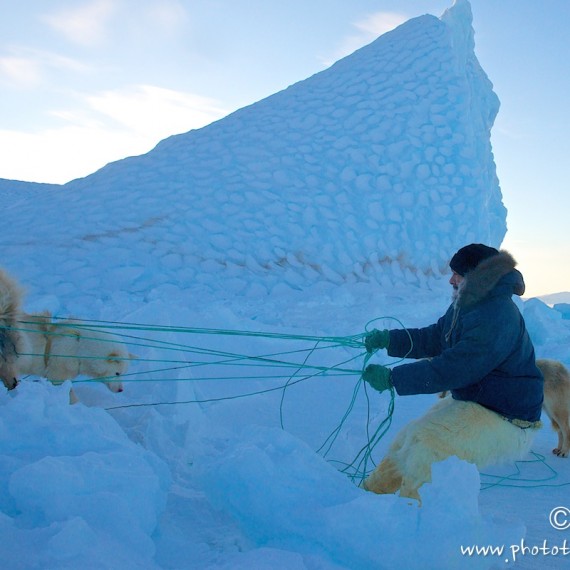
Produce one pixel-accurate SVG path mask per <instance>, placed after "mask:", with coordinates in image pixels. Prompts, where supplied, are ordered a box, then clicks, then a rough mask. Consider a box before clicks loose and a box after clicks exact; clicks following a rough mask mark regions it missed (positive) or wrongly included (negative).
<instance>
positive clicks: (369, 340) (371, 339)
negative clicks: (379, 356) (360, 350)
mask: <svg viewBox="0 0 570 570" xmlns="http://www.w3.org/2000/svg"><path fill="white" fill-rule="evenodd" d="M389 344H390V331H387V330H383V331H379V330H378V329H374V330H372V332H369V333H368V334H367V335H366V336H365V337H364V346H365V347H366V352H374V351H375V350H376V349H378V348H388V345H389Z"/></svg>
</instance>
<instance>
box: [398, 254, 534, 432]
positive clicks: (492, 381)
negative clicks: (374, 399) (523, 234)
mask: <svg viewBox="0 0 570 570" xmlns="http://www.w3.org/2000/svg"><path fill="white" fill-rule="evenodd" d="M515 265H516V262H515V261H514V259H513V258H512V256H511V255H510V254H509V253H508V252H506V251H501V252H500V253H499V254H498V255H495V256H493V257H490V258H488V259H486V260H484V261H482V262H481V263H479V265H478V266H477V267H476V268H475V269H473V270H472V271H470V272H469V273H467V275H466V276H465V279H464V282H463V283H462V285H461V287H460V291H459V294H458V297H457V299H456V300H455V302H454V303H453V304H452V305H451V306H450V307H449V309H448V310H447V312H446V313H445V315H444V316H443V317H441V318H440V319H439V320H438V321H437V323H435V324H434V325H431V326H429V327H425V328H421V329H409V330H407V331H405V330H393V331H390V344H389V347H388V354H389V355H391V356H400V357H404V356H407V357H408V358H416V359H419V358H422V359H425V360H421V361H419V362H414V363H412V364H403V365H401V366H396V367H394V368H393V369H392V382H393V383H394V387H395V388H396V391H397V392H398V394H400V395H408V394H431V393H436V392H442V391H445V390H451V394H452V396H453V398H455V399H456V400H468V401H471V402H476V403H478V404H481V405H482V406H485V407H486V408H489V409H490V410H493V411H495V412H497V413H499V414H501V415H502V416H504V417H506V418H507V419H509V420H523V421H529V422H535V421H538V420H539V419H540V412H541V408H542V400H543V377H542V374H541V372H540V370H539V369H538V368H537V366H536V362H535V354H534V347H533V345H532V342H531V340H530V338H529V336H528V333H527V331H526V327H525V324H524V320H523V318H522V315H521V314H520V312H519V310H518V308H517V306H516V305H515V304H514V302H513V300H512V298H511V297H512V295H513V294H517V295H522V293H523V292H524V281H523V279H522V275H521V274H520V273H519V272H518V271H517V270H516V269H515ZM410 338H411V343H410Z"/></svg>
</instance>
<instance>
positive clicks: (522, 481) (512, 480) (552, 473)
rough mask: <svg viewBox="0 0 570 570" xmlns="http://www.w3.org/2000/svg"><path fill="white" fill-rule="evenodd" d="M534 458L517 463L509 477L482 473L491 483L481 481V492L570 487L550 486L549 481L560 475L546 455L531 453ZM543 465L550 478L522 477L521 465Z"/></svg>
mask: <svg viewBox="0 0 570 570" xmlns="http://www.w3.org/2000/svg"><path fill="white" fill-rule="evenodd" d="M530 453H531V455H533V456H534V459H530V460H529V459H526V460H519V461H515V472H514V473H511V474H509V475H490V474H488V473H481V477H482V478H486V479H489V481H487V482H484V481H483V479H482V480H481V491H486V490H488V489H492V488H494V487H514V488H536V487H565V486H567V485H570V482H568V483H557V484H548V481H553V480H555V479H557V478H558V475H559V473H558V472H557V471H556V470H555V469H554V468H553V467H552V466H551V465H549V464H548V463H547V462H546V458H545V457H544V455H541V454H540V453H536V452H534V451H531V452H530ZM533 463H534V464H537V463H538V464H541V465H543V466H544V467H546V469H547V472H548V473H549V475H548V476H545V477H542V478H538V479H528V478H524V477H522V469H521V465H525V466H526V465H527V464H533ZM506 481H507V482H506Z"/></svg>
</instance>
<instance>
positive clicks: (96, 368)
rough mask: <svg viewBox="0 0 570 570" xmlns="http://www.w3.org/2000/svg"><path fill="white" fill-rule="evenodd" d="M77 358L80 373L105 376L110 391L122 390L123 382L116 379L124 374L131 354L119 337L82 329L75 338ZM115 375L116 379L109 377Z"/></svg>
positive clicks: (132, 356)
mask: <svg viewBox="0 0 570 570" xmlns="http://www.w3.org/2000/svg"><path fill="white" fill-rule="evenodd" d="M77 341H78V343H79V346H78V350H77V353H78V358H79V359H80V361H81V362H80V364H81V366H80V371H81V374H86V375H88V376H91V377H93V378H105V380H104V382H105V384H106V385H107V387H108V388H109V390H111V391H112V392H122V391H123V384H122V382H121V381H120V380H119V379H118V378H119V377H120V376H122V375H123V374H125V372H126V371H127V370H128V368H129V363H130V361H131V360H133V359H135V358H136V356H135V355H134V354H131V353H130V352H129V351H128V350H127V347H126V346H125V344H124V343H123V342H121V340H120V339H119V338H117V337H116V336H115V335H113V334H110V333H105V332H102V331H92V330H83V331H81V332H80V335H79V337H78V339H77ZM114 377H116V378H117V380H116V381H112V380H110V378H114Z"/></svg>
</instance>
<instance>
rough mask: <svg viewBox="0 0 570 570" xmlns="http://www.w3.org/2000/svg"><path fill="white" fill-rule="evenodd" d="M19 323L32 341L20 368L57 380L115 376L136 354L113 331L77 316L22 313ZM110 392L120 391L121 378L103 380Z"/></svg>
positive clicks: (29, 372)
mask: <svg viewBox="0 0 570 570" xmlns="http://www.w3.org/2000/svg"><path fill="white" fill-rule="evenodd" d="M20 327H21V328H22V330H24V331H26V335H27V337H28V339H29V343H30V345H31V351H30V356H29V357H28V358H26V359H24V360H23V361H22V364H21V367H20V372H21V373H22V374H34V375H36V376H42V377H44V378H47V379H48V380H51V381H52V382H54V383H60V382H63V381H65V380H71V379H73V378H76V377H77V376H79V375H85V376H90V377H91V378H112V377H118V376H121V375H122V374H124V373H125V372H126V371H127V368H128V366H129V360H131V359H132V358H135V357H134V355H132V354H130V353H129V352H128V351H127V349H126V347H125V345H124V344H123V343H122V342H121V341H120V340H119V339H118V338H117V337H116V336H115V335H113V334H111V333H108V332H105V331H102V330H99V329H96V328H89V326H88V325H86V324H82V323H81V321H79V320H74V319H67V320H61V321H60V320H58V321H55V322H54V321H53V320H52V317H51V314H50V313H49V312H44V313H36V314H31V315H27V314H23V315H22V318H21V323H20ZM105 385H106V386H107V387H108V388H109V390H111V391H112V392H122V391H123V385H122V383H121V382H120V381H118V380H117V381H107V380H106V381H105Z"/></svg>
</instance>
